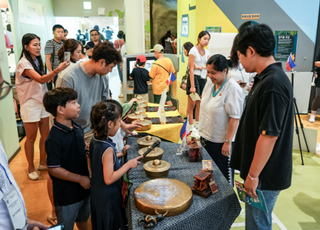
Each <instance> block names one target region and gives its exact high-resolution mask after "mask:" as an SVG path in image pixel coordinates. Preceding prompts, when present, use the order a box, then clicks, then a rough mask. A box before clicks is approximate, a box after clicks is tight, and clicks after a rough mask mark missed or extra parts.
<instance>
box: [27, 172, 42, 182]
mask: <svg viewBox="0 0 320 230" xmlns="http://www.w3.org/2000/svg"><path fill="white" fill-rule="evenodd" d="M28 177H29V179H30V180H38V179H39V175H38V173H37V172H36V171H34V172H32V173H29V170H28Z"/></svg>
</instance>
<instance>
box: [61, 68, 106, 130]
mask: <svg viewBox="0 0 320 230" xmlns="http://www.w3.org/2000/svg"><path fill="white" fill-rule="evenodd" d="M81 63H83V62H81ZM81 63H77V64H75V65H73V66H70V67H69V68H67V69H66V70H65V71H63V72H62V73H61V74H60V76H59V78H61V81H59V82H57V87H69V88H72V89H74V90H75V91H77V93H78V103H79V104H80V114H79V117H78V118H76V119H74V120H75V121H76V122H78V123H79V124H80V125H81V126H82V128H83V131H84V133H87V132H89V131H90V130H91V129H90V126H91V123H90V113H91V109H92V106H94V105H95V104H97V103H98V102H101V101H104V100H106V99H109V77H108V76H107V75H103V76H100V75H99V74H95V75H94V76H92V77H90V76H88V75H86V74H85V72H84V71H83V69H82V68H81V65H80V64H81Z"/></svg>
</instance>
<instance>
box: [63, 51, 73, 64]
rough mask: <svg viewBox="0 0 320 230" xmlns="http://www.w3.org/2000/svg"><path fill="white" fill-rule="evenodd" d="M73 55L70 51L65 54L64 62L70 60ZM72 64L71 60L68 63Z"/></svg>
mask: <svg viewBox="0 0 320 230" xmlns="http://www.w3.org/2000/svg"><path fill="white" fill-rule="evenodd" d="M70 55H71V53H70V52H69V51H66V52H64V61H66V60H68V58H70ZM69 62H70V60H69V61H68V63H69Z"/></svg>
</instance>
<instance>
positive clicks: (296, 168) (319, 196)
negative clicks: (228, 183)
mask: <svg viewBox="0 0 320 230" xmlns="http://www.w3.org/2000/svg"><path fill="white" fill-rule="evenodd" d="M303 157H304V163H305V164H304V165H301V158H300V152H298V151H294V153H293V173H292V185H291V187H290V188H289V189H287V190H284V191H282V192H281V193H280V195H279V197H278V201H277V203H276V206H275V208H274V210H273V214H274V216H273V229H274V230H278V229H281V230H285V229H288V230H299V229H303V230H309V229H312V230H315V229H318V230H320V167H319V166H320V158H318V157H316V156H314V154H313V153H312V154H311V153H307V152H304V153H303ZM235 179H236V180H240V181H241V180H242V179H241V178H240V177H239V176H236V178H235ZM241 207H242V208H243V209H244V204H243V203H241ZM244 221H245V210H242V212H241V214H240V215H239V216H238V218H237V219H236V221H235V223H234V225H233V226H232V228H231V229H232V230H242V229H245V227H244Z"/></svg>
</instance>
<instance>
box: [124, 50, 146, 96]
mask: <svg viewBox="0 0 320 230" xmlns="http://www.w3.org/2000/svg"><path fill="white" fill-rule="evenodd" d="M146 62H147V58H146V57H145V56H144V55H139V56H138V57H137V59H136V68H134V69H133V70H132V73H131V74H130V77H129V78H130V79H133V81H134V91H133V92H134V94H136V97H138V96H140V97H142V100H143V101H147V102H148V101H149V97H148V82H149V81H150V77H149V71H148V70H146V69H145V68H144V66H145V65H146Z"/></svg>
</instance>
